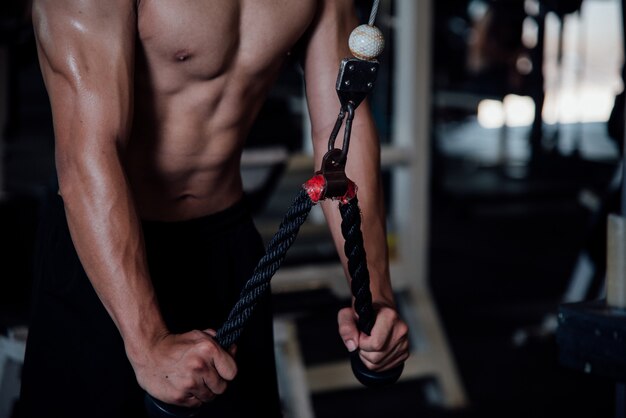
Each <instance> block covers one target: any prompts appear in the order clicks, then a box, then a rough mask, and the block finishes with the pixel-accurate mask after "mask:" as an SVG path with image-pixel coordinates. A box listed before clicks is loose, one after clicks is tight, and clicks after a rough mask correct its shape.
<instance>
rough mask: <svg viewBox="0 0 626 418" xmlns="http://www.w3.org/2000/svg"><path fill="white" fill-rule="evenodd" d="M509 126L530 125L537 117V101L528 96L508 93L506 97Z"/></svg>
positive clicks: (505, 106) (505, 109)
mask: <svg viewBox="0 0 626 418" xmlns="http://www.w3.org/2000/svg"><path fill="white" fill-rule="evenodd" d="M503 104H504V112H505V117H506V124H507V126H528V125H531V124H532V123H533V119H534V118H535V102H534V101H533V99H532V98H530V97H528V96H518V95H516V94H508V95H506V96H505V97H504V103H503Z"/></svg>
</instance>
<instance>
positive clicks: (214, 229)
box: [52, 193, 252, 234]
mask: <svg viewBox="0 0 626 418" xmlns="http://www.w3.org/2000/svg"><path fill="white" fill-rule="evenodd" d="M52 206H53V207H54V208H56V210H54V211H55V212H56V213H57V214H58V215H61V214H62V215H63V218H65V207H64V203H63V198H62V197H61V196H60V195H58V194H56V193H55V194H54V198H53V204H52ZM58 215H57V216H58ZM251 220H252V215H251V211H250V206H249V203H248V200H247V197H246V196H245V195H244V196H243V197H242V198H241V199H239V200H238V201H237V202H235V203H234V204H233V205H231V206H230V207H228V208H226V209H223V210H221V211H219V212H215V213H212V214H209V215H206V216H201V217H199V218H192V219H186V220H182V221H154V220H141V226H142V229H143V231H144V234H145V233H161V232H162V233H182V234H189V233H194V232H196V233H197V232H202V233H205V234H206V233H219V232H222V231H227V230H230V229H232V228H233V227H234V226H236V225H239V224H242V223H245V222H248V221H251Z"/></svg>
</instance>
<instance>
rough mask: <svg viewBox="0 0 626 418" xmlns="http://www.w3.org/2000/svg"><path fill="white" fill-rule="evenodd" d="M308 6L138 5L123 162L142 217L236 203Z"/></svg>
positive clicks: (268, 2) (217, 1) (255, 2)
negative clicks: (245, 153)
mask: <svg viewBox="0 0 626 418" xmlns="http://www.w3.org/2000/svg"><path fill="white" fill-rule="evenodd" d="M315 6H316V0H298V1H292V0H228V1H223V0H176V1H174V0H140V2H139V3H138V6H137V7H138V8H137V10H138V18H137V20H138V35H137V49H136V58H135V96H134V117H133V129H132V135H131V138H130V140H129V142H128V146H127V149H126V151H125V157H126V158H125V165H126V170H127V174H128V176H129V180H130V183H131V187H132V191H133V194H134V197H135V201H136V204H137V208H138V210H139V214H140V216H141V217H142V218H145V219H160V220H178V219H188V218H193V217H197V216H202V215H205V214H209V213H213V212H216V211H219V210H221V209H224V208H226V207H228V206H229V205H231V204H232V203H234V202H235V201H236V200H238V199H239V198H240V197H241V195H242V184H241V178H240V167H239V161H240V155H241V150H242V148H243V145H244V142H245V138H246V136H247V134H248V131H249V129H250V126H251V125H252V123H253V121H254V118H255V117H256V115H257V113H258V111H259V109H260V107H261V105H262V103H263V101H264V99H265V96H266V93H267V92H268V90H269V89H270V87H271V85H272V83H273V82H274V81H275V79H276V76H277V75H278V73H279V71H280V69H281V66H282V64H283V63H284V62H285V59H286V58H287V56H288V54H289V52H290V51H291V49H292V48H293V47H294V45H295V43H296V42H297V41H298V40H299V39H300V38H301V36H302V35H303V34H304V32H305V31H306V29H307V27H308V25H309V24H310V23H311V21H312V19H313V17H314V14H315Z"/></svg>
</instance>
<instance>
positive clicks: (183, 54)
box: [174, 49, 191, 62]
mask: <svg viewBox="0 0 626 418" xmlns="http://www.w3.org/2000/svg"><path fill="white" fill-rule="evenodd" d="M189 58H191V53H190V52H189V51H188V50H186V49H182V50H180V51H178V52H176V54H174V59H175V60H176V61H179V62H182V61H187V60H188V59H189Z"/></svg>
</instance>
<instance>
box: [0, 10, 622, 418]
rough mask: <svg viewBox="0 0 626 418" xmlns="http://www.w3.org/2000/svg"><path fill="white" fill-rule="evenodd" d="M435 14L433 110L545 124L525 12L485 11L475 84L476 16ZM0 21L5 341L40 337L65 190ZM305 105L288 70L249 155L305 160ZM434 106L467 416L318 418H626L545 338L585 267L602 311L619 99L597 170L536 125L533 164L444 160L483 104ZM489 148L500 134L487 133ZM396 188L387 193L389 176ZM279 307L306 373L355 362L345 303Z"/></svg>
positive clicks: (602, 387) (27, 59)
mask: <svg viewBox="0 0 626 418" xmlns="http://www.w3.org/2000/svg"><path fill="white" fill-rule="evenodd" d="M433 3H434V5H433V16H432V21H433V34H432V35H433V37H432V39H433V56H432V69H433V84H432V94H433V97H435V98H436V97H438V95H439V94H441V93H446V92H462V93H468V94H471V95H472V97H473V100H477V99H482V98H490V99H496V100H498V99H502V98H503V97H504V96H505V95H507V94H511V93H515V94H519V95H524V96H529V97H531V98H532V99H533V101H534V102H535V104H536V106H537V109H539V110H540V109H541V106H542V104H543V98H544V93H545V92H544V84H543V83H544V78H543V77H544V74H543V72H542V71H541V69H542V62H543V59H544V56H543V50H542V47H541V46H542V45H541V43H540V44H539V45H538V46H537V47H535V48H527V47H525V46H524V45H523V44H522V42H521V31H522V22H523V20H524V19H526V18H528V17H529V15H528V13H527V12H526V11H525V8H524V2H523V1H513V0H511V1H487V2H483V3H484V4H486V5H487V7H488V8H489V11H490V13H491V14H492V16H493V20H492V21H491V23H490V24H486V25H485V26H486V29H485V30H486V33H487V38H488V39H490V40H491V41H492V42H491V43H490V45H489V46H488V47H487V46H486V47H485V48H489V49H485V51H484V52H485V54H487V56H489V57H490V58H491V59H490V64H489V65H487V66H486V67H485V68H483V69H482V70H481V71H477V72H476V71H470V70H469V69H468V68H467V64H466V63H467V56H468V54H469V43H468V42H469V41H468V39H469V34H470V33H471V31H472V30H473V29H475V28H474V24H473V22H472V21H471V19H470V16H469V14H468V6H469V3H471V2H469V1H460V0H436V1H434V2H433ZM539 3H540V11H541V12H540V14H539V15H533V16H530V17H531V18H533V19H535V20H536V21H537V24H538V25H539V27H542V26H541V25H542V24H543V22H544V20H543V19H544V17H545V16H546V15H547V14H553V15H556V16H558V17H559V18H560V19H562V18H564V17H565V16H568V15H571V14H575V13H578V12H579V10H580V7H581V4H582V2H566V1H556V0H553V1H545V2H539ZM358 4H359V6H360V8H361V9H362V11H367V10H368V7H369V2H359V3H358ZM383 4H385V5H386V6H384V8H383V9H382V10H383V13H387V14H388V15H389V16H393V13H394V7H393V2H383ZM0 13H1V15H0V16H1V21H0V45H1V46H2V48H3V49H4V51H5V54H4V55H2V59H3V60H5V63H4V65H5V68H6V71H5V77H4V85H2V86H0V89H2V92H3V95H4V97H6V100H7V105H6V106H5V108H4V112H5V115H6V116H5V119H4V120H5V124H4V126H3V127H2V129H3V132H2V153H1V156H2V160H1V163H0V169H1V170H2V171H1V172H2V174H1V176H0V179H1V180H2V181H1V182H0V185H1V186H2V190H0V192H1V197H0V262H1V264H0V265H1V268H0V331H2V332H4V331H5V330H7V329H8V328H10V327H12V326H15V325H27V324H28V309H29V301H30V290H31V273H32V271H31V257H32V252H33V248H34V241H35V235H36V228H37V215H38V210H39V202H40V199H41V198H42V196H43V194H44V193H45V192H46V191H47V190H49V188H50V187H54V184H55V177H54V161H53V151H54V144H53V134H52V122H51V115H50V109H49V105H48V101H47V95H46V92H45V88H44V86H43V82H42V79H41V74H40V72H39V68H38V62H37V57H36V51H35V46H34V40H33V36H32V28H31V26H30V21H29V19H28V13H27V12H26V11H25V9H24V7H23V5H21V3H20V2H3V3H2V4H1V5H0ZM381 19H382V21H383V24H381V27H382V28H383V30H384V31H385V33H386V35H387V39H388V41H389V45H388V47H387V49H386V51H385V55H384V56H383V57H382V58H381V62H382V63H383V67H382V69H383V72H382V73H381V77H380V79H379V81H378V85H377V90H376V93H375V95H374V96H373V98H372V100H373V103H374V111H375V116H376V121H377V123H378V125H379V129H380V131H381V136H382V141H383V142H385V141H388V140H389V136H390V130H391V129H392V128H391V126H390V115H391V113H392V112H393V109H392V108H391V105H390V103H391V98H390V97H389V93H388V92H389V91H390V89H388V88H379V87H380V86H383V87H384V86H390V85H391V79H390V74H391V73H392V69H393V62H392V58H391V55H392V52H393V33H392V30H391V29H390V25H385V24H384V22H385V20H384V16H383V18H381ZM615 53H616V54H622V51H615ZM520 54H524V56H526V57H528V58H529V59H530V61H531V62H532V63H533V70H532V71H531V72H529V73H523V74H522V73H520V72H519V71H518V69H517V67H516V66H515V65H512V64H511V57H514V58H515V57H518V56H519V55H520ZM301 92H302V89H301V79H300V75H299V73H298V68H297V65H295V64H294V65H292V66H291V65H290V66H288V68H286V70H285V73H284V75H283V76H282V77H281V79H280V80H279V83H278V85H277V87H276V89H275V90H274V91H273V92H272V94H271V96H270V98H269V100H268V102H267V105H266V107H265V108H264V110H263V112H262V113H261V116H260V118H259V121H258V122H257V128H256V129H255V130H254V132H255V134H254V136H251V138H250V141H249V146H250V147H263V146H276V145H283V146H286V147H287V149H288V150H289V151H290V152H294V151H298V150H299V149H300V146H299V143H298V141H294V139H293V138H294V137H299V136H300V135H301V128H302V126H301V124H302V121H301V116H302V115H301V114H297V113H293V114H290V113H289V109H290V107H289V106H288V105H287V102H288V99H289V97H300V96H301ZM433 103H435V104H434V106H433V109H432V122H433V129H432V138H431V141H432V150H433V151H432V184H431V192H430V202H429V203H430V208H431V209H430V216H431V218H430V221H429V225H430V238H429V239H430V247H429V283H430V285H431V288H432V291H433V295H434V298H435V301H436V303H437V306H438V308H439V311H440V314H441V318H442V321H443V325H444V327H445V333H446V335H447V336H448V338H449V342H450V345H451V349H452V351H453V355H454V357H455V360H456V361H457V366H458V368H459V371H460V374H461V378H462V381H463V384H464V385H465V389H466V391H467V395H468V397H469V400H470V405H469V407H468V408H467V409H463V410H459V411H447V410H442V409H440V408H437V407H434V406H432V405H430V404H429V403H428V402H427V401H426V398H425V397H423V396H422V395H421V393H422V391H421V389H422V388H423V387H424V383H425V382H424V380H426V379H416V380H410V381H405V382H402V383H399V384H397V385H396V386H394V387H393V388H390V389H385V390H383V391H380V392H377V393H375V394H372V393H367V396H364V394H365V393H364V391H363V390H351V391H341V392H336V393H335V392H333V393H328V394H323V395H316V396H314V399H313V400H314V408H315V411H316V414H317V416H318V417H319V418H322V417H339V416H341V417H343V416H346V415H351V416H362V417H370V416H371V417H380V416H383V415H385V416H389V417H394V418H397V417H418V416H419V417H439V416H459V417H470V416H471V417H557V416H559V417H561V416H576V417H593V418H603V417H611V416H614V407H615V401H616V399H615V396H614V383H615V382H613V381H611V380H609V379H604V378H602V377H599V376H594V375H585V374H583V373H580V372H578V371H576V370H570V369H567V368H565V367H563V366H561V365H560V364H559V362H558V347H557V345H556V343H555V339H554V333H553V332H550V331H549V329H548V331H546V329H545V328H542V327H541V324H542V323H543V322H544V321H545V320H546V318H549V317H550V316H551V315H554V313H555V312H556V310H557V309H558V306H559V303H561V302H562V298H563V295H564V292H565V289H566V288H567V286H568V284H569V281H570V279H571V277H572V274H573V273H574V269H575V265H576V262H577V260H579V257H580V255H581V254H583V253H585V254H588V255H589V256H590V259H591V260H592V262H593V268H594V269H593V275H592V277H590V281H589V288H588V292H586V295H585V298H586V299H595V298H598V297H601V296H602V293H601V289H602V285H603V274H604V257H605V248H604V240H605V237H604V228H605V221H606V214H607V213H609V212H612V211H617V210H619V207H618V206H617V202H618V198H619V190H617V189H616V188H615V187H612V186H611V180H612V179H613V177H614V175H615V173H616V170H617V169H618V167H619V159H620V157H621V143H622V136H623V104H622V100H621V95H620V96H617V95H616V105H615V108H614V111H613V113H612V115H611V118H610V119H609V120H607V121H606V122H602V123H595V124H592V125H593V126H589V127H588V129H586V130H585V131H584V132H585V135H586V137H585V138H584V139H586V140H587V143H589V144H591V146H592V147H593V146H598V147H604V148H607V147H608V148H612V149H613V153H612V154H611V155H610V156H609V157H608V158H604V159H597V158H589V157H588V155H586V154H585V153H584V152H582V151H581V150H576V149H575V150H574V151H571V150H570V152H568V153H567V154H565V153H563V152H562V151H561V149H560V148H559V146H558V144H559V136H558V131H556V132H555V128H554V127H553V126H550V127H549V126H546V124H545V123H544V122H543V121H542V119H541V117H540V113H539V115H538V116H537V117H536V118H535V120H534V122H533V124H532V125H530V126H528V127H527V128H523V130H524V133H522V134H521V135H523V136H525V137H526V138H527V140H528V144H529V145H528V146H529V148H530V158H528V159H527V160H526V161H524V163H523V164H521V165H520V164H515V165H511V164H508V163H507V162H504V163H499V164H489V165H481V164H479V163H476V161H474V160H472V159H471V158H468V156H467V155H464V154H463V153H462V152H450V149H454V147H452V148H450V147H446V146H444V145H443V144H449V143H450V141H449V138H446V137H445V135H446V134H447V133H449V132H451V131H454V132H456V135H460V136H463V135H464V133H463V132H464V131H463V130H468V129H471V127H472V126H475V125H476V122H475V119H476V112H477V109H476V107H475V105H474V102H473V101H468V103H461V104H460V105H458V104H454V105H445V104H444V105H441V104H438V103H439V102H437V101H436V100H434V101H433ZM285 115H287V116H285ZM277 126H280V127H281V128H280V129H277ZM459 132H460V133H459ZM468 135H469V133H468ZM485 135H494V133H493V131H489V132H487V131H485ZM279 168H280V167H279ZM278 172H279V173H283V171H280V170H279V171H278ZM269 181H271V182H273V184H268V185H266V186H267V187H268V189H267V190H275V188H276V184H275V183H276V182H277V181H278V179H277V178H272V180H269ZM386 181H387V183H388V182H389V181H391V180H390V178H389V177H388V176H387V175H386ZM581 194H584V195H587V196H593V197H594V199H595V202H596V204H595V205H587V204H584V201H581ZM259 199H263V196H259ZM265 204H266V202H265V201H261V202H260V203H259V207H258V208H259V209H258V210H259V213H258V215H259V216H261V215H263V210H269V209H268V207H267V206H265ZM286 207H287V202H285V204H284V208H286ZM270 209H271V208H270ZM276 211H279V209H276ZM307 256H308V257H310V258H311V259H315V257H319V258H320V259H322V258H324V257H326V256H327V255H325V254H315V253H311V254H308V255H307ZM291 261H292V262H295V261H294V260H291ZM277 302H278V303H277V310H280V311H283V312H284V311H288V310H289V309H293V307H294V306H298V308H299V309H300V310H303V309H304V310H306V312H307V313H308V315H305V316H304V317H303V319H302V320H301V321H300V323H299V324H300V325H301V326H300V328H299V336H300V339H301V343H302V346H303V348H304V350H305V352H304V356H305V361H306V362H308V363H315V362H319V361H322V360H324V359H325V357H328V356H340V355H343V351H342V348H341V347H340V343H339V341H338V339H337V336H336V333H335V326H334V316H335V312H336V308H337V307H338V306H339V305H340V304H341V303H343V302H344V301H341V300H336V299H335V298H334V297H333V296H332V295H330V294H327V293H324V292H321V293H320V292H317V293H311V294H302V295H292V296H291V297H290V298H289V299H283V298H278V300H277ZM516 337H517V338H516ZM320 341H321V342H323V343H322V344H320ZM625 355H626V351H625Z"/></svg>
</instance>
